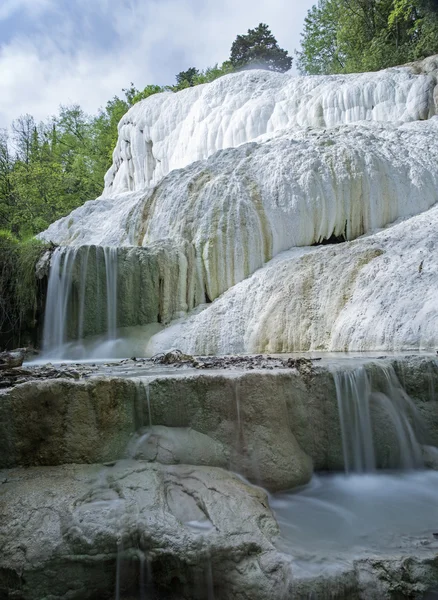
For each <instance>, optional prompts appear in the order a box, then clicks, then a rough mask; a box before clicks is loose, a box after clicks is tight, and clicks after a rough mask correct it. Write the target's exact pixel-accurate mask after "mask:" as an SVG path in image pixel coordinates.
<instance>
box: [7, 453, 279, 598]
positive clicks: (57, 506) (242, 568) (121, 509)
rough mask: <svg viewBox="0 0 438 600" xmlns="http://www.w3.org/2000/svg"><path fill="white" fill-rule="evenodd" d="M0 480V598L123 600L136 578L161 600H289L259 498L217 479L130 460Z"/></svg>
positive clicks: (269, 520)
mask: <svg viewBox="0 0 438 600" xmlns="http://www.w3.org/2000/svg"><path fill="white" fill-rule="evenodd" d="M0 482H1V485H0V547H1V550H2V551H1V554H0V597H2V598H9V597H13V598H26V599H29V600H30V599H32V600H40V599H41V598H45V597H48V595H49V596H50V598H52V599H53V600H55V599H60V598H65V597H68V598H70V599H72V600H73V599H76V598H77V599H85V598H93V599H97V598H101V599H105V598H111V597H114V595H115V597H117V598H124V597H125V595H124V594H127V595H128V594H129V592H130V591H131V592H132V593H135V592H137V593H138V591H139V584H140V581H141V577H142V576H143V578H144V580H143V581H146V580H147V579H148V577H149V580H150V579H151V578H152V582H151V581H149V583H153V584H154V586H156V588H157V590H162V592H163V595H161V594H160V595H159V597H165V594H166V593H168V592H173V593H175V592H179V593H180V594H181V597H182V598H204V597H206V596H205V591H206V589H208V587H209V586H210V589H211V591H212V592H213V590H214V594H215V597H217V598H237V597H241V598H254V599H258V598H260V599H262V598H268V597H271V598H273V597H279V598H280V597H282V596H283V595H284V593H285V586H286V582H285V580H287V571H288V567H287V565H288V560H287V559H286V558H285V557H283V558H282V556H281V555H280V554H278V553H277V552H276V550H275V547H274V545H273V540H274V539H275V537H276V536H277V535H278V527H277V524H276V522H275V519H274V518H273V515H272V513H271V511H270V508H269V505H268V500H267V496H266V494H265V492H263V491H262V490H260V489H259V488H254V487H251V486H248V485H247V484H246V483H244V482H243V481H241V480H240V479H239V478H237V477H236V476H235V475H233V474H230V473H227V472H225V471H223V470H220V469H213V468H203V467H196V469H194V468H193V467H188V466H173V467H171V466H167V467H163V466H161V465H150V464H147V463H143V462H139V461H129V462H121V463H117V464H115V465H114V466H112V467H106V468H105V467H103V466H102V465H89V466H77V465H74V466H66V467H57V468H50V467H47V468H33V469H28V470H21V469H17V470H12V471H3V472H0ZM23 515H25V516H24V517H23ZM117 565H118V566H117ZM142 569H144V572H143V573H142ZM148 572H149V575H148ZM117 573H119V577H117ZM8 594H9V595H8ZM137 597H139V595H138V596H137Z"/></svg>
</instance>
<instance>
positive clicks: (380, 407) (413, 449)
mask: <svg viewBox="0 0 438 600" xmlns="http://www.w3.org/2000/svg"><path fill="white" fill-rule="evenodd" d="M373 366H374V369H373V370H372V375H370V373H369V372H368V370H367V369H366V368H365V367H363V366H361V367H358V368H356V369H353V370H351V371H346V370H335V371H334V373H333V377H334V381H335V386H336V395H337V401H338V411H339V420H340V425H341V435H342V450H343V457H344V467H345V471H346V472H347V473H350V472H356V473H363V472H370V471H374V470H376V469H377V467H382V466H383V467H391V468H403V469H413V468H416V467H420V466H421V465H422V462H423V461H422V452H421V446H420V444H419V442H418V440H417V433H421V429H422V424H421V419H420V416H419V414H418V412H417V409H416V408H415V406H414V403H413V401H412V400H411V398H410V397H409V395H408V394H407V393H406V391H405V390H404V388H403V386H402V385H401V383H400V381H399V379H398V377H397V375H396V373H395V370H394V368H393V367H392V366H391V365H377V364H375V365H373ZM394 447H395V448H396V450H395V452H394Z"/></svg>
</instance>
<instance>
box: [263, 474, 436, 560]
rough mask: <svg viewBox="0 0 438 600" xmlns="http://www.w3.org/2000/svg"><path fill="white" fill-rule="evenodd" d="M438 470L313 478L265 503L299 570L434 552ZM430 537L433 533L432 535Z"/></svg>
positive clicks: (284, 547)
mask: <svg viewBox="0 0 438 600" xmlns="http://www.w3.org/2000/svg"><path fill="white" fill-rule="evenodd" d="M437 500H438V472H436V471H411V472H376V473H367V474H353V475H344V474H330V475H318V476H315V477H314V478H313V479H312V481H311V482H310V484H309V485H307V486H305V487H303V488H300V489H298V490H294V491H292V492H286V493H281V494H277V495H275V496H273V497H271V499H270V503H271V507H272V509H273V510H274V512H275V514H276V517H277V520H278V523H279V526H280V530H281V538H280V540H279V545H280V546H281V547H282V548H283V549H284V550H287V551H288V553H290V554H292V556H293V557H294V558H295V559H296V560H297V561H299V562H300V564H301V566H305V565H306V563H308V565H309V567H310V566H311V565H312V566H313V567H314V566H315V564H322V563H327V564H329V563H335V562H339V561H340V562H350V561H351V559H352V558H358V557H361V556H369V555H370V554H372V555H380V556H382V555H391V556H393V555H394V554H401V555H404V554H408V553H409V554H411V555H412V551H413V549H414V548H415V547H417V548H418V549H419V550H420V549H424V550H425V549H430V550H435V551H438V539H437V538H438V501H437ZM434 534H435V535H434Z"/></svg>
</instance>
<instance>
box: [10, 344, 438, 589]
mask: <svg viewBox="0 0 438 600" xmlns="http://www.w3.org/2000/svg"><path fill="white" fill-rule="evenodd" d="M160 361H161V358H160V357H158V358H157V357H155V360H151V359H149V360H134V359H129V360H126V361H119V362H117V363H100V364H98V363H95V364H82V365H81V364H64V365H44V366H37V365H35V366H26V365H25V366H24V367H17V368H15V369H13V370H11V371H12V374H9V375H8V377H10V381H11V382H12V383H11V386H9V387H7V388H4V389H2V390H0V464H1V465H2V467H3V468H4V470H3V471H0V598H1V600H3V599H8V600H9V599H11V598H15V599H16V600H37V599H41V598H46V597H47V598H51V599H53V600H58V599H61V598H63V599H64V598H68V599H69V600H76V599H77V600H80V599H82V598H84V599H87V598H89V599H92V600H98V599H99V600H106V599H107V598H108V600H109V599H110V598H115V597H117V596H115V590H116V587H117V586H119V596H118V598H119V600H128V599H129V600H131V599H132V600H134V598H136V600H139V599H141V600H142V598H143V597H142V596H141V594H140V592H139V589H140V587H139V586H140V581H141V580H142V581H143V590H146V592H147V594H146V596H145V597H146V598H147V599H148V600H149V599H151V600H152V599H153V598H155V599H157V600H158V599H159V600H177V599H178V600H182V599H184V600H188V599H193V600H197V599H198V598H200V599H201V598H202V599H204V598H213V597H214V598H215V600H221V599H224V600H234V598H241V599H243V600H258V599H260V600H261V599H266V600H270V599H271V598H278V599H279V600H283V599H284V600H308V599H309V598H312V597H313V598H316V599H319V598H322V599H325V598H333V599H337V598H339V599H348V600H351V599H354V598H357V599H365V600H378V599H379V600H380V599H388V600H392V599H397V600H399V599H401V598H418V599H420V598H421V599H423V598H427V596H426V594H427V593H429V591H430V590H433V588H434V587H436V583H437V582H438V551H437V550H436V548H435V546H434V544H433V542H434V538H433V532H431V531H429V532H428V536H426V537H421V536H420V537H418V538H415V539H414V538H412V539H410V540H408V541H407V542H405V541H403V540H400V545H399V546H400V547H399V548H398V547H396V548H395V549H394V548H393V549H392V550H391V552H390V553H389V554H388V555H387V556H386V555H384V554H383V555H380V556H379V557H376V556H373V555H372V553H370V554H369V555H364V554H363V553H362V554H360V553H359V554H360V558H358V557H357V555H355V552H353V551H352V552H351V555H348V556H346V557H345V558H344V560H343V561H341V562H338V563H337V564H335V565H333V564H331V563H330V560H331V557H323V558H322V559H321V562H320V559H319V558H318V557H316V556H315V559H314V561H313V563H312V565H313V567H312V569H313V570H312V569H311V570H310V571H309V569H307V567H305V566H303V564H301V562H300V558H299V556H294V555H293V553H290V552H289V553H288V552H287V551H286V550H285V549H284V547H283V546H282V544H281V541H280V538H278V527H277V523H276V519H275V517H274V515H273V513H272V512H271V509H270V507H269V504H268V501H267V495H266V493H265V492H264V491H261V490H260V489H259V488H254V487H252V486H251V485H248V484H247V483H245V482H244V481H243V480H241V479H240V478H239V476H236V475H234V474H232V473H230V472H229V471H230V470H231V471H234V472H238V473H240V475H243V476H244V477H246V478H248V479H250V480H251V481H252V482H253V483H256V484H260V485H262V486H263V487H265V488H267V489H269V490H271V491H276V490H283V489H288V488H292V487H294V486H300V485H302V484H305V483H306V482H308V481H309V479H310V477H311V475H312V467H313V468H314V469H316V470H336V469H342V466H343V455H342V443H341V431H340V426H339V417H338V412H337V411H338V407H337V401H336V389H335V384H334V380H333V373H332V372H331V371H330V369H329V368H328V367H327V364H324V361H312V360H309V359H306V360H299V359H296V358H294V357H293V358H291V357H277V356H274V357H267V356H261V355H259V356H255V357H253V356H251V357H240V356H237V357H208V358H202V359H201V358H198V357H187V355H186V356H181V355H180V353H178V352H173V353H172V355H171V356H168V357H167V358H165V360H164V362H160ZM194 361H196V362H204V361H205V363H206V364H207V365H208V366H207V367H206V368H205V369H204V368H201V369H198V368H196V365H194V364H193V363H194ZM380 362H381V361H380V360H379V359H374V360H373V361H371V362H370V363H369V364H367V366H366V368H367V370H368V372H369V374H370V377H371V376H372V377H373V378H374V379H373V385H375V386H377V387H376V390H375V391H376V392H379V390H384V387H383V386H384V385H386V384H387V382H386V383H385V377H384V375H385V372H384V370H383V371H382V368H381V367H380V366H379V365H380ZM383 362H384V364H386V365H387V368H389V367H391V368H392V366H393V367H394V369H395V370H396V372H397V374H398V377H399V380H400V382H402V383H403V385H404V386H405V387H406V389H408V390H409V392H410V393H411V394H412V398H413V401H414V402H415V405H416V407H417V409H418V411H419V412H420V413H421V415H422V417H423V418H424V422H425V424H426V425H427V427H428V431H427V435H426V436H425V438H424V440H423V441H422V443H423V444H424V447H423V454H424V460H425V462H426V463H427V466H431V467H434V465H435V459H436V452H435V450H434V449H433V448H434V446H436V445H437V441H438V440H437V436H438V423H437V416H436V415H437V414H438V411H437V400H438V399H437V397H436V396H435V395H434V394H431V393H430V390H431V389H438V368H437V365H436V361H434V360H433V359H431V358H424V357H416V358H413V357H406V358H404V359H403V360H402V361H395V360H394V361H392V362H391V361H389V362H388V361H386V362H385V361H383ZM376 364H377V366H376ZM270 367H272V368H270ZM23 372H24V373H23ZM7 373H10V371H7ZM20 378H24V380H20ZM379 418H380V419H383V416H382V415H380V416H379ZM376 426H377V427H378V430H379V432H380V434H379V435H378V436H377V437H376V441H377V446H376V455H377V458H378V459H379V460H380V459H381V457H383V459H384V457H385V456H386V455H387V453H388V445H389V444H390V443H392V442H391V440H392V436H391V435H389V433H390V430H389V427H388V424H387V423H386V421H384V420H381V421H379V422H378V423H377V424H376ZM382 432H383V433H382ZM126 457H129V458H126ZM121 459H123V460H121ZM66 463H70V464H66ZM72 463H75V464H72ZM87 463H88V464H87ZM55 465H57V466H55ZM20 467H21V468H20ZM22 467H27V468H22ZM434 531H435V530H434ZM429 538H430V539H429ZM431 540H432V543H431ZM435 544H436V542H435ZM355 556H356V560H355ZM315 561H316V562H315ZM311 562H312V561H311ZM148 565H149V566H148ZM151 574H152V579H153V584H154V587H153V590H152V588H150V587H148V586H149V580H150V576H151ZM142 578H143V579H142ZM148 578H149V579H148ZM117 582H119V583H117ZM212 582H213V583H212ZM146 592H144V594H145V593H146ZM212 593H213V594H214V596H213V595H211V594H212ZM431 593H432V592H431ZM144 594H143V595H144ZM209 594H210V595H209ZM432 597H433V596H432Z"/></svg>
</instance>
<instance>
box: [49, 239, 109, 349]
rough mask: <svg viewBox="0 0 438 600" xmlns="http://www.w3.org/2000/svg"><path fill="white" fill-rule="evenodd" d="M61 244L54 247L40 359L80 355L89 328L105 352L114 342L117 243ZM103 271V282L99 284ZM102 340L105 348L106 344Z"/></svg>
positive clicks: (88, 333)
mask: <svg viewBox="0 0 438 600" xmlns="http://www.w3.org/2000/svg"><path fill="white" fill-rule="evenodd" d="M93 250H94V251H93V252H92V247H90V246H82V247H61V248H56V250H55V251H54V252H53V255H52V259H51V265H50V274H49V282H48V290H47V304H46V309H45V318H44V332H43V356H44V358H58V359H62V358H67V357H68V358H84V357H86V356H88V355H89V354H88V353H87V350H86V348H85V346H84V345H83V339H84V337H85V336H87V335H90V331H91V332H93V331H96V330H97V331H101V332H102V336H103V339H99V345H100V346H101V347H102V346H104V347H102V348H101V352H102V354H103V355H105V354H106V355H108V356H111V355H112V354H113V346H114V345H115V342H116V341H117V248H115V247H111V246H103V247H98V246H96V247H95V248H94V249H93ZM102 275H103V277H104V281H105V285H104V286H102V285H101V279H102ZM105 342H106V347H105Z"/></svg>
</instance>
